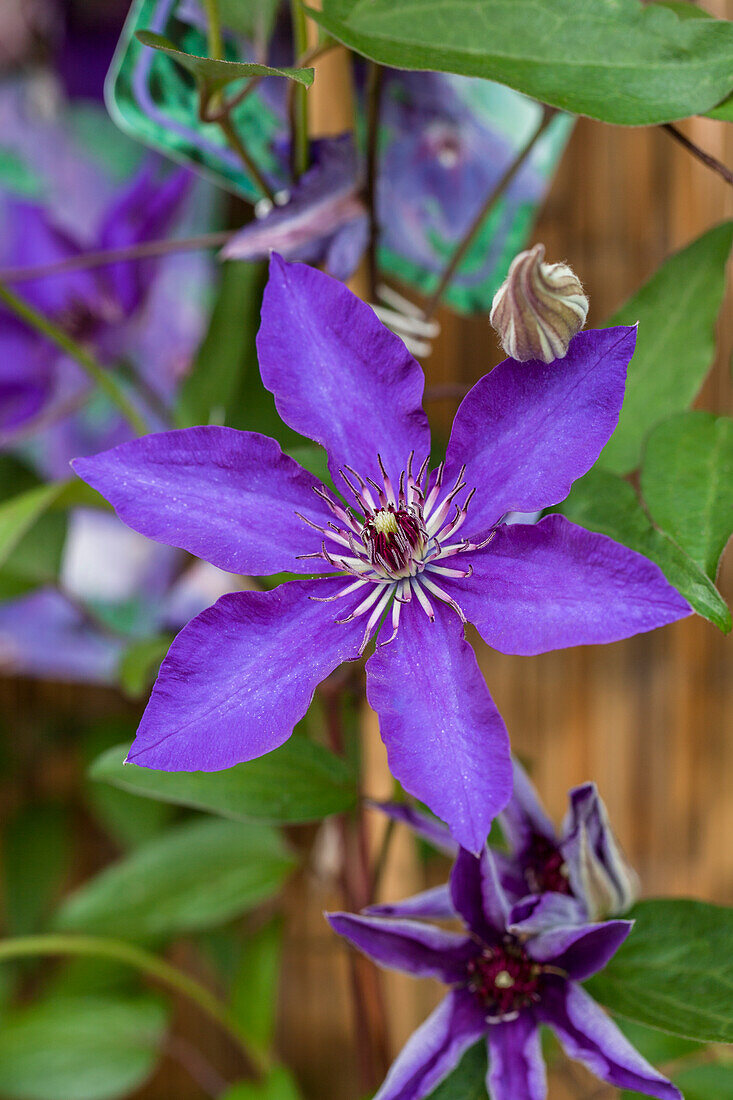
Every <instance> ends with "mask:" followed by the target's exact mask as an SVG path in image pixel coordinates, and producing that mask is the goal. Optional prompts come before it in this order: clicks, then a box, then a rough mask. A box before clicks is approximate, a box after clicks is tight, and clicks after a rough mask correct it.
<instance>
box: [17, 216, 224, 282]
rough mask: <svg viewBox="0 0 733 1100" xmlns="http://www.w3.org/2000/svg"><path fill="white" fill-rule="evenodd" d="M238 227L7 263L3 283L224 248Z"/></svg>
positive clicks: (27, 280)
mask: <svg viewBox="0 0 733 1100" xmlns="http://www.w3.org/2000/svg"><path fill="white" fill-rule="evenodd" d="M234 232H235V231H234V230H231V229H222V230H219V231H218V232H216V233H201V234H199V235H198V236H196V237H179V238H178V239H177V240H176V239H173V240H170V239H168V240H163V239H160V240H155V241H142V242H141V243H140V244H133V245H129V246H128V247H127V248H105V249H100V250H99V251H96V252H82V253H80V255H78V256H70V257H69V258H68V259H67V260H56V261H55V262H54V263H50V264H36V265H35V266H34V267H6V268H5V269H4V270H2V271H0V282H2V283H13V284H14V283H29V282H32V281H33V280H34V279H45V278H47V277H48V276H50V275H65V274H66V273H67V272H69V271H84V270H85V269H86V268H90V267H104V266H105V265H106V264H117V263H133V262H134V261H135V260H147V259H150V258H151V257H153V256H167V255H169V254H171V253H174V252H203V251H205V250H206V249H209V248H220V247H221V246H222V245H224V244H226V243H227V241H228V240H229V239H230V237H232V236H233V235H234Z"/></svg>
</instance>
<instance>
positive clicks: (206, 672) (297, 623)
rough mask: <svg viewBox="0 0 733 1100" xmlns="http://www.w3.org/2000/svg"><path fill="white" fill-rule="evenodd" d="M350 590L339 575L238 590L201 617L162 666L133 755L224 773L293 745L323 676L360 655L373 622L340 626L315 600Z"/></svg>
mask: <svg viewBox="0 0 733 1100" xmlns="http://www.w3.org/2000/svg"><path fill="white" fill-rule="evenodd" d="M342 587H343V578H339V579H338V580H336V579H333V580H331V579H328V580H321V581H291V582H290V583H288V584H282V585H280V587H279V588H276V589H274V590H273V591H272V592H233V593H230V594H229V595H227V596H222V598H221V599H220V600H219V601H218V602H217V603H215V604H214V606H213V607H210V608H208V609H207V610H206V611H203V612H202V613H201V614H200V615H199V616H198V617H197V618H195V619H193V620H192V621H191V622H190V623H189V624H188V626H186V627H184V629H183V630H182V631H181V633H180V634H179V635H178V637H177V638H176V639H175V640H174V642H173V644H172V646H171V648H170V649H169V650H168V656H167V657H166V658H165V660H164V661H163V664H162V665H161V668H160V674H159V676H158V679H157V681H156V684H155V687H154V688H153V694H152V695H151V697H150V702H149V703H148V705H147V707H146V709H145V713H144V715H143V718H142V721H141V723H140V728H139V729H138V732H137V737H136V739H135V742H134V744H133V746H132V749H131V750H130V754H129V759H130V760H132V761H134V762H135V763H136V764H141V765H142V766H143V767H146V768H161V769H162V770H163V771H206V772H209V771H221V770H222V769H223V768H231V767H232V766H233V765H234V764H238V763H240V762H241V761H243V760H252V759H253V758H254V757H256V756H262V755H263V754H264V753H267V752H271V750H272V749H276V748H277V747H278V745H281V744H282V743H283V741H286V740H287V738H288V737H289V736H290V734H291V733H292V730H293V727H294V726H295V724H296V722H298V721H300V719H301V718H302V717H303V715H304V714H305V712H306V710H307V709H308V707H309V705H310V702H311V699H312V698H313V692H314V690H315V688H316V687H317V686H318V684H319V683H320V682H321V680H323V679H324V678H325V677H326V676H328V675H329V673H330V672H332V671H333V669H334V668H336V667H337V666H338V665H340V664H341V662H342V661H347V660H350V659H351V658H353V657H356V656H357V655H358V651H359V645H360V643H361V639H362V633H363V630H364V627H363V624H362V623H361V622H360V621H359V620H358V619H357V620H355V621H354V622H351V623H341V624H337V623H335V622H334V618H335V615H336V613H335V612H334V608H333V604H332V603H320V602H316V601H315V600H311V599H309V596H311V595H317V596H319V597H322V598H323V597H330V596H332V595H334V594H335V593H336V592H338V591H339V590H340V589H341V588H342ZM356 598H357V599H358V593H357V594H356ZM345 610H348V608H346V609H345Z"/></svg>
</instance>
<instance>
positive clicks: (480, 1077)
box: [426, 1042, 486, 1100]
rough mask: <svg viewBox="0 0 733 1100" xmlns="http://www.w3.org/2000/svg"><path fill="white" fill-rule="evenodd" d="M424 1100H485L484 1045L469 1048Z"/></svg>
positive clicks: (483, 1043) (478, 1044)
mask: <svg viewBox="0 0 733 1100" xmlns="http://www.w3.org/2000/svg"><path fill="white" fill-rule="evenodd" d="M426 1100H486V1043H485V1042H480V1043H476V1045H475V1046H472V1047H470V1048H469V1049H468V1050H467V1051H466V1053H465V1054H464V1055H463V1057H462V1058H461V1060H460V1062H459V1063H458V1065H457V1066H456V1068H455V1069H454V1070H453V1072H452V1073H450V1074H449V1075H448V1076H447V1077H446V1078H445V1080H444V1081H442V1082H441V1084H439V1085H438V1087H437V1089H435V1090H434V1091H433V1092H431V1093H430V1095H429V1096H428V1097H427V1098H426Z"/></svg>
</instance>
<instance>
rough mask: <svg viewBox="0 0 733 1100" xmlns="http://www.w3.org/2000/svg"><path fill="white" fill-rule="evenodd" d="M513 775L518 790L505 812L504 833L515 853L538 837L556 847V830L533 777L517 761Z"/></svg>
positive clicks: (502, 817)
mask: <svg viewBox="0 0 733 1100" xmlns="http://www.w3.org/2000/svg"><path fill="white" fill-rule="evenodd" d="M512 771H513V775H514V790H513V792H512V797H511V798H510V799H509V802H508V803H507V804H506V806H505V807H504V809H503V810H502V812H501V828H502V832H503V833H504V836H505V837H506V839H507V841H508V842H509V845H510V847H511V848H512V849H513V850H514V851H515V852H520V851H521V850H522V849H523V848H526V847H527V846H528V845H530V844H531V843H532V840H533V838H534V837H535V836H537V835H538V834H539V836H541V837H544V838H545V839H546V840H549V841H550V842H551V843H552V844H555V843H556V842H557V836H556V834H555V827H554V825H553V824H552V822H551V821H550V819H549V817H548V816H547V814H546V813H545V811H544V810H543V808H542V804H541V803H540V800H539V798H538V797H537V792H536V791H535V789H534V787H533V786H532V782H531V780H530V778H529V776H528V775H527V773H526V771H525V770H524V768H523V767H522V765H521V764H520V763H519V761H518V760H517V759H516V757H512Z"/></svg>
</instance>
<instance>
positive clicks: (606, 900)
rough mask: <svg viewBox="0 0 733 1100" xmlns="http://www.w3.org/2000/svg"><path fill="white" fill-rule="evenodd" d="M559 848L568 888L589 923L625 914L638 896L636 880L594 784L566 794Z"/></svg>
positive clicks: (587, 784) (585, 785)
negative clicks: (583, 908)
mask: <svg viewBox="0 0 733 1100" xmlns="http://www.w3.org/2000/svg"><path fill="white" fill-rule="evenodd" d="M563 833H564V834H565V835H564V839H563V841H562V843H561V845H560V849H561V851H562V854H563V857H564V859H565V863H566V866H567V868H568V875H569V879H570V885H571V886H572V889H573V893H574V894H575V895H576V897H579V898H583V899H584V901H585V904H586V907H587V911H588V915H589V917H590V919H591V920H602V919H603V918H604V917H612V916H615V915H616V914H618V913H625V912H626V911H627V910H628V909H630V908H631V906H632V905H633V904H634V902H635V901H636V899H637V898H638V896H639V889H640V884H639V878H638V875H637V874H636V872H635V871H634V869H633V867H631V865H630V864H629V862H628V860H627V859H626V857H625V856H624V854H623V852H622V851H621V848H620V846H619V843H618V841H617V840H616V837H615V835H614V832H613V829H612V828H611V824H610V822H609V820H608V812H607V810H606V807H605V804H604V802H603V799H602V798H601V796H600V795H599V794H598V790H597V788H596V785H595V783H585V784H583V786H582V787H575V788H574V789H573V790H572V791H571V792H570V810H569V812H568V814H567V817H566V819H565V822H564V824H563Z"/></svg>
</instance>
